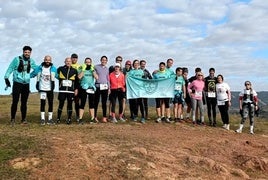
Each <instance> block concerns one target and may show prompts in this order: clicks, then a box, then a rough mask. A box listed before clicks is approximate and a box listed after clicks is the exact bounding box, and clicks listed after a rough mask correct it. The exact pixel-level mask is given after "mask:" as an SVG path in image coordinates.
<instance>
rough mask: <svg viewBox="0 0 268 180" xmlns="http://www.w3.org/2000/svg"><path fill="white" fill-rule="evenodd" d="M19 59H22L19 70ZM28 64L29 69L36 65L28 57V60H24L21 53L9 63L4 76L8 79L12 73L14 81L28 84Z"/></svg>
mask: <svg viewBox="0 0 268 180" xmlns="http://www.w3.org/2000/svg"><path fill="white" fill-rule="evenodd" d="M20 61H22V63H23V64H22V66H23V67H22V69H21V70H19V65H20ZM28 62H29V63H28ZM29 65H30V69H35V68H36V67H37V65H36V64H35V61H34V60H33V59H32V58H30V59H29V60H25V59H24V58H23V55H21V56H17V57H15V58H14V59H13V60H12V62H11V63H10V65H9V67H8V69H7V71H6V74H5V76H4V78H5V79H8V78H9V76H10V75H11V73H13V81H14V82H18V83H22V84H29V83H30V71H28V67H29ZM30 69H29V70H30Z"/></svg>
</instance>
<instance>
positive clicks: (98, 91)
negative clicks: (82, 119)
mask: <svg viewBox="0 0 268 180" xmlns="http://www.w3.org/2000/svg"><path fill="white" fill-rule="evenodd" d="M100 93H101V91H100V88H97V89H96V91H95V99H94V118H95V117H97V115H98V114H97V113H98V106H99V101H100V95H101V94H100Z"/></svg>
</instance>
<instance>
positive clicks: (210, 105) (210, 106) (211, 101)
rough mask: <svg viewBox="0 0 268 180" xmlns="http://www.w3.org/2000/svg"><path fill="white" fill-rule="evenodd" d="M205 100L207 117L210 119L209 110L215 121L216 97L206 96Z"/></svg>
mask: <svg viewBox="0 0 268 180" xmlns="http://www.w3.org/2000/svg"><path fill="white" fill-rule="evenodd" d="M206 100H207V112H208V119H209V121H211V120H212V119H211V111H212V117H213V121H216V106H217V99H216V98H209V97H206Z"/></svg>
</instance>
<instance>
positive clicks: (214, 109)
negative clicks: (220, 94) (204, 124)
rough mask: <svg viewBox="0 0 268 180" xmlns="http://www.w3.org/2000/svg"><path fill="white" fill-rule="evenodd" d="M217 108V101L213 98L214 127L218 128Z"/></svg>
mask: <svg viewBox="0 0 268 180" xmlns="http://www.w3.org/2000/svg"><path fill="white" fill-rule="evenodd" d="M216 106H217V99H216V98H213V99H212V100H211V108H212V116H213V126H216V124H217V120H216V115H217V114H216V113H217V112H216Z"/></svg>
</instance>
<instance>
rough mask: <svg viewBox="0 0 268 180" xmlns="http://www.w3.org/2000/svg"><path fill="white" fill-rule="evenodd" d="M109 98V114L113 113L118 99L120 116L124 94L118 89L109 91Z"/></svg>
mask: <svg viewBox="0 0 268 180" xmlns="http://www.w3.org/2000/svg"><path fill="white" fill-rule="evenodd" d="M110 98H111V103H112V107H111V112H112V113H115V106H116V99H118V102H119V115H121V114H122V113H123V99H124V92H122V91H121V90H119V89H111V94H110Z"/></svg>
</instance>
